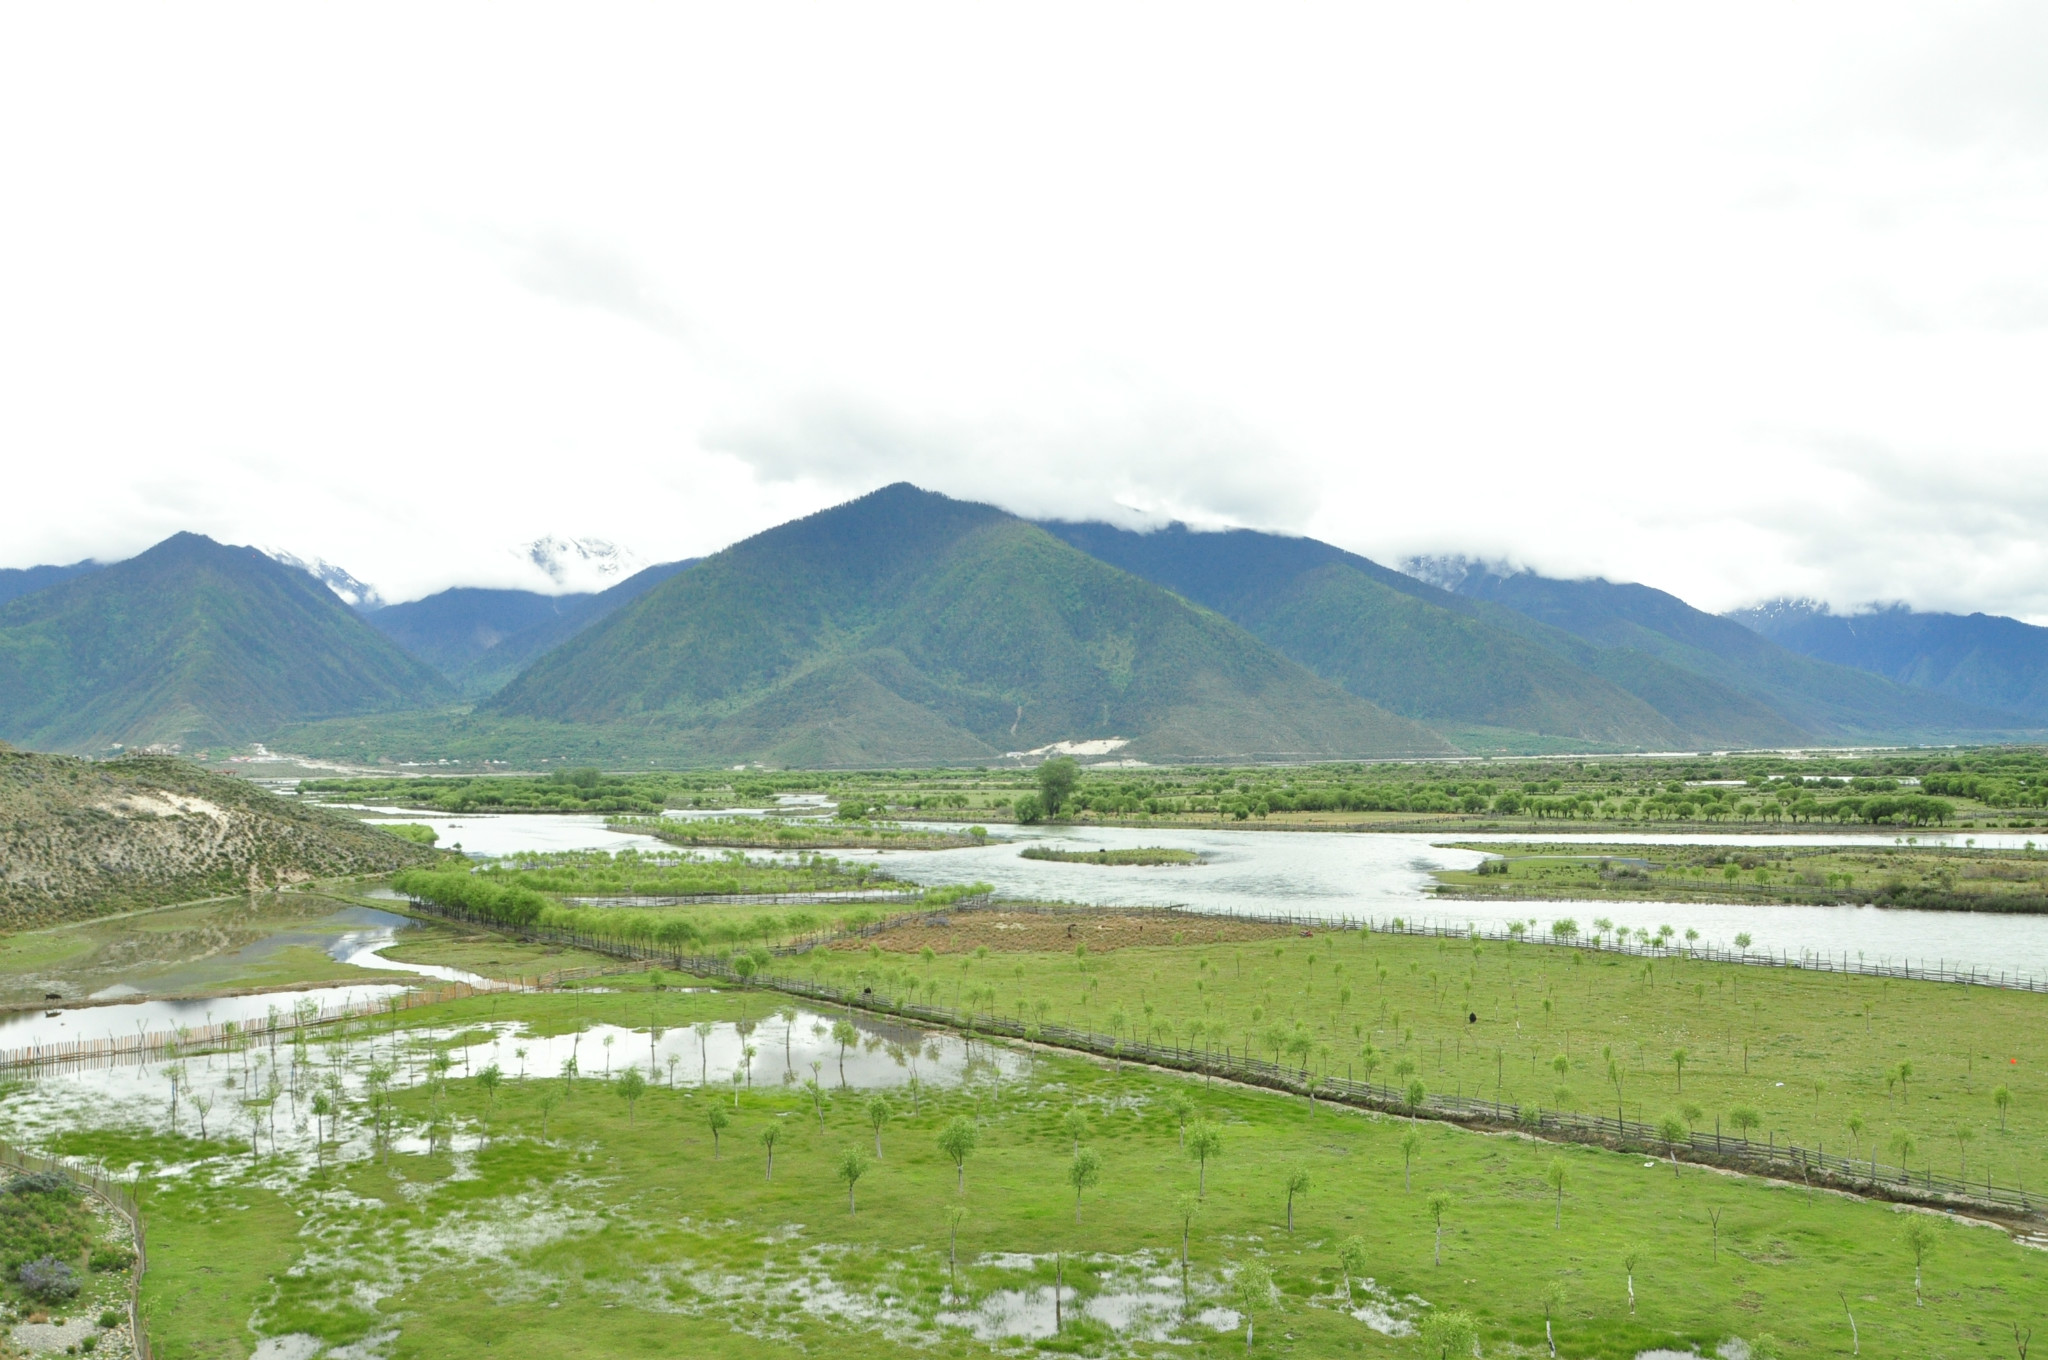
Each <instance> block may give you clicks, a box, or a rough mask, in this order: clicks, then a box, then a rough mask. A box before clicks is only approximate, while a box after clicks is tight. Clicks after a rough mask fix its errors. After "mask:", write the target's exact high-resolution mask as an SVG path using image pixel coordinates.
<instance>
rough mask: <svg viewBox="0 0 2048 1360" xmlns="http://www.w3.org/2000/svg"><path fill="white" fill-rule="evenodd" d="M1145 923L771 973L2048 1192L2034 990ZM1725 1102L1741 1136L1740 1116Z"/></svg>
mask: <svg viewBox="0 0 2048 1360" xmlns="http://www.w3.org/2000/svg"><path fill="white" fill-rule="evenodd" d="M1144 919H1145V918H1142V917H1131V918H1125V917H1122V916H1119V915H1117V914H1115V913H1077V914H1075V916H1074V917H1072V918H1071V920H1072V923H1073V928H1074V938H1073V944H1072V945H1067V946H1066V947H1065V948H1064V949H1063V950H1062V951H1061V952H1058V953H1054V952H1051V951H1048V950H1046V949H1045V948H1044V946H1043V943H1042V942H1036V941H1034V943H1037V944H1038V947H1037V948H1035V949H1031V950H1024V951H1013V950H1010V949H1008V948H1007V946H1008V944H1009V943H1010V941H1011V940H1012V939H1014V938H1016V936H1015V935H1014V934H1013V932H1011V931H1008V930H1004V929H999V928H996V926H995V924H994V923H993V922H992V921H990V920H987V919H983V918H980V917H979V915H978V914H977V913H972V912H962V913H957V914H955V915H954V916H953V917H952V918H951V922H952V923H951V926H950V927H949V928H948V929H946V930H933V929H931V928H928V927H923V926H919V927H916V928H915V929H908V930H906V931H904V932H901V933H900V934H899V935H897V937H896V938H892V934H883V935H881V936H879V937H877V938H875V939H874V940H872V941H863V942H860V943H858V944H854V943H850V942H849V943H848V944H845V945H843V946H842V947H839V948H836V949H831V950H819V951H814V952H813V953H811V954H809V955H805V956H801V957H800V958H798V959H792V960H789V961H788V962H787V963H786V964H778V967H786V968H788V969H789V970H791V971H795V972H798V973H800V974H802V975H804V976H815V977H817V978H818V979H820V980H824V981H829V982H834V983H837V984H840V985H849V984H855V983H858V984H860V985H872V986H874V987H875V988H876V989H877V990H878V991H879V992H882V993H883V994H885V995H892V996H900V995H905V994H906V993H908V992H911V991H914V992H915V995H916V997H917V998H918V999H919V1000H922V1001H934V1002H937V1003H938V1004H942V1005H949V1006H952V1005H972V1006H973V1008H975V1009H978V1010H983V1011H996V1012H1000V1013H1002V1014H1005V1015H1022V1016H1025V1017H1027V1018H1037V1019H1039V1020H1041V1021H1047V1020H1049V1021H1053V1022H1057V1023H1061V1024H1067V1025H1071V1026H1076V1027H1084V1028H1090V1029H1094V1030H1097V1031H1102V1032H1116V1033H1124V1034H1128V1035H1130V1036H1131V1037H1133V1038H1151V1039H1154V1040H1155V1041H1157V1042H1162V1043H1171V1042H1176V1041H1177V1042H1179V1043H1181V1044H1183V1045H1192V1046H1196V1047H1214V1048H1222V1047H1225V1046H1228V1047H1230V1048H1231V1049H1233V1050H1234V1051H1236V1052H1240V1053H1242V1052H1244V1051H1245V1050H1246V1048H1247V1047H1250V1048H1251V1050H1252V1051H1253V1052H1254V1053H1255V1054H1257V1055H1258V1056H1260V1057H1264V1058H1267V1059H1274V1058H1275V1057H1276V1055H1277V1056H1278V1057H1279V1058H1280V1059H1281V1060H1286V1061H1293V1062H1297V1063H1300V1064H1301V1065H1303V1066H1305V1067H1309V1068H1311V1069H1314V1070H1318V1071H1328V1072H1334V1073H1336V1074H1339V1075H1351V1076H1354V1077H1356V1078H1358V1079H1366V1078H1367V1077H1368V1076H1369V1077H1370V1078H1371V1079H1372V1080H1375V1081H1379V1082H1382V1083H1387V1084H1391V1085H1395V1086H1403V1087H1405V1086H1406V1085H1408V1083H1409V1082H1410V1081H1412V1080H1419V1081H1421V1082H1422V1083H1423V1084H1424V1086H1425V1087H1426V1088H1427V1089H1428V1090H1429V1091H1431V1092H1438V1093H1443V1094H1453V1095H1478V1096H1484V1097H1487V1098H1491V1099H1498V1100H1503V1101H1508V1102H1515V1103H1521V1104H1535V1105H1540V1106H1542V1107H1545V1108H1551V1109H1563V1110H1572V1111H1577V1112H1582V1113H1586V1114H1610V1115H1611V1114H1615V1113H1617V1107H1618V1108H1619V1112H1621V1113H1624V1114H1625V1115H1626V1116H1627V1117H1628V1118H1630V1119H1639V1120H1643V1121H1646V1122H1648V1123H1651V1124H1656V1123H1658V1122H1660V1121H1661V1120H1663V1119H1664V1118H1666V1117H1667V1116H1675V1117H1677V1118H1679V1119H1681V1120H1682V1121H1683V1122H1684V1123H1685V1124H1686V1125H1687V1126H1688V1127H1690V1128H1693V1129H1697V1130H1702V1131H1711V1130H1714V1129H1716V1128H1719V1129H1720V1130H1722V1131H1723V1132H1724V1133H1728V1134H1736V1133H1738V1132H1746V1133H1747V1136H1748V1137H1750V1138H1752V1139H1755V1140H1757V1141H1759V1142H1761V1141H1765V1140H1766V1139H1772V1140H1775V1141H1776V1142H1778V1143H1780V1144H1783V1143H1787V1142H1793V1143H1798V1144H1801V1145H1803V1146H1807V1147H1814V1146H1816V1145H1818V1146H1823V1147H1824V1148H1825V1149H1826V1150H1827V1151H1829V1152H1832V1153H1836V1154H1838V1155H1854V1156H1861V1157H1869V1156H1871V1155H1873V1154H1874V1155H1875V1156H1876V1157H1877V1159H1878V1161H1879V1164H1880V1166H1881V1167H1882V1166H1886V1165H1889V1166H1892V1167H1897V1166H1899V1165H1901V1164H1903V1165H1906V1166H1909V1167H1911V1168H1912V1169H1914V1170H1916V1171H1918V1170H1924V1169H1926V1168H1927V1167H1929V1166H1931V1167H1933V1168H1934V1169H1936V1170H1938V1171H1940V1172H1942V1173H1945V1174H1950V1175H1954V1174H1957V1173H1958V1172H1962V1171H1965V1170H1967V1173H1968V1175H1969V1176H1970V1177H1972V1178H1977V1179H1981V1178H1983V1177H1984V1176H1986V1175H1989V1176H1991V1177H1993V1178H1994V1180H1995V1182H1996V1183H1997V1184H2002V1185H2007V1186H2012V1185H2020V1186H2024V1187H2027V1188H2029V1189H2032V1188H2035V1187H2039V1188H2040V1189H2042V1190H2048V1082H2044V1081H2043V1080H2042V1072H2043V1070H2044V1064H2048V995H2040V994H2030V993H2024V992H2011V991H2000V990H1996V989H1991V988H1981V987H1961V986H1953V985H1944V984H1935V983H1922V982H1901V981H1894V980H1884V979H1876V978H1860V977H1852V976H1847V975H1840V974H1828V973H1817V972H1810V971H1804V970H1797V969H1784V968H1763V967H1756V966H1745V965H1741V964H1719V963H1709V962H1705V961H1703V960H1697V959H1688V958H1685V957H1683V956H1682V955H1678V954H1674V955H1673V956H1671V957H1666V958H1654V959H1651V958H1640V957H1635V956H1631V955H1622V954H1617V953H1612V952H1600V951H1597V950H1593V949H1578V948H1571V947H1562V946H1557V945H1548V944H1535V943H1523V944H1502V943H1491V942H1489V943H1477V942H1471V941H1466V940H1462V939H1440V938H1426V937H1418V936H1407V935H1399V934H1389V933H1384V932H1381V933H1373V934H1366V933H1362V932H1359V931H1324V932H1318V933H1316V934H1314V935H1313V936H1310V937H1308V938H1303V937H1302V936H1301V935H1300V934H1299V933H1298V932H1288V933H1286V934H1284V935H1278V936H1276V937H1274V938H1267V939H1260V940H1249V941H1238V942H1234V943H1221V944H1197V943H1187V944H1182V945H1178V946H1176V945H1172V944H1162V945H1161V946H1158V947H1152V946H1146V947H1135V948H1127V947H1120V946H1122V945H1124V944H1125V943H1127V942H1128V941H1129V940H1130V938H1131V936H1130V932H1129V929H1128V924H1129V922H1130V921H1133V920H1144ZM1164 919H1165V924H1164V925H1161V924H1160V921H1161V918H1157V917H1154V918H1151V920H1152V923H1153V924H1152V927H1151V929H1152V932H1153V936H1154V938H1160V937H1168V938H1170V937H1171V933H1172V931H1174V930H1175V929H1179V930H1181V931H1182V932H1183V933H1184V934H1191V933H1192V932H1194V931H1196V930H1199V929H1200V928H1201V927H1202V924H1203V918H1192V919H1191V918H1186V917H1180V918H1164ZM1676 919H1682V917H1679V918H1676ZM1581 925H1582V927H1583V928H1586V929H1589V930H1590V928H1591V923H1590V922H1586V923H1581ZM1091 940H1094V941H1096V942H1097V943H1096V945H1095V947H1093V948H1091V947H1090V941H1091ZM1674 942H1675V943H1677V944H1679V945H1680V946H1681V947H1682V945H1683V937H1682V935H1679V936H1674ZM1063 943H1064V941H1063ZM927 949H930V950H931V951H932V952H931V954H930V955H929V956H927V955H926V954H925V953H924V951H925V950H927ZM1681 1052H1682V1053H1683V1054H1684V1057H1683V1061H1682V1063H1681V1061H1680V1060H1679V1059H1678V1058H1677V1057H1676V1055H1678V1054H1679V1053H1681ZM1560 1063H1561V1064H1562V1066H1561V1067H1560ZM1902 1068H1903V1073H1902ZM2001 1091H2002V1092H2003V1093H2004V1096H2003V1103H2001V1096H2000V1092H2001ZM1738 1111H1747V1112H1749V1113H1751V1114H1753V1115H1754V1118H1755V1123H1754V1125H1753V1126H1752V1127H1748V1128H1747V1129H1742V1128H1740V1127H1739V1125H1741V1124H1743V1123H1745V1122H1746V1120H1745V1119H1744V1118H1743V1117H1742V1116H1739V1115H1738V1114H1737V1112H1738Z"/></svg>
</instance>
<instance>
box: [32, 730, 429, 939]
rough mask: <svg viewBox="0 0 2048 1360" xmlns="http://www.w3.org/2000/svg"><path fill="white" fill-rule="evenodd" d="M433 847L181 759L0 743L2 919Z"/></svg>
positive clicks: (170, 898) (378, 860)
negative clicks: (61, 752) (91, 755)
mask: <svg viewBox="0 0 2048 1360" xmlns="http://www.w3.org/2000/svg"><path fill="white" fill-rule="evenodd" d="M441 858H443V856H442V855H441V854H440V853H439V852H436V851H434V850H430V849H428V848H426V847H425V846H422V845H415V844H413V843H412V842H411V841H405V840H400V839H399V838H398V837H397V836H395V835H392V834H391V833H390V832H388V831H384V830H381V829H379V828H377V827H372V826H365V825H364V824H363V823H361V822H358V821H355V820H353V819H351V818H348V817H344V816H342V815H341V814H340V813H337V812H332V811H329V810H328V809H326V808H319V807H313V806H311V805H308V804H302V803H299V802H296V801H294V800H292V799H289V798H280V797H278V796H277V795H276V794H273V793H269V792H266V791H265V790H263V789H260V788H258V787H256V786H255V785H253V784H250V783H248V782H246V781H244V780H240V779H234V778H230V777H228V776H226V775H218V774H212V773H209V772H208V771H206V770H202V769H200V768H198V767H197V766H194V765H189V764H187V763H185V762H184V761H181V760H173V759H171V758H169V757H164V756H126V757H123V758H122V759H119V760H109V761H87V760H78V759H75V758H73V757H71V756H54V755H33V754H30V753H27V752H23V751H13V750H9V749H8V748H7V747H6V746H4V745H0V930H14V929H20V928H23V927H29V926H36V925H46V924H49V923H51V922H54V921H61V920H67V919H71V918H75V917H81V916H99V915H105V914H106V913H108V912H113V911H125V910H130V909H133V908H136V907H149V906H158V905H161V904H164V903H167V902H185V901H191V900H193V899H194V898H199V897H207V896H212V895H214V894H218V893H242V892H255V891H257V890H258V889H262V888H272V887H276V886H277V885H279V884H282V883H297V882H303V881H305V880H306V879H309V878H327V877H333V876H338V875H342V874H367V873H388V872H390V871H391V870H393V869H402V868H405V867H406V866H408V865H415V864H429V863H433V862H435V861H437V860H439V859H441Z"/></svg>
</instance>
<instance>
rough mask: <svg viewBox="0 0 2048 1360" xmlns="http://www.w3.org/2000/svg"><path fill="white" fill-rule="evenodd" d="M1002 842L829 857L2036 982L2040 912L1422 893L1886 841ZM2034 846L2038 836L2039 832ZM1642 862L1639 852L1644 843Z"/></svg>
mask: <svg viewBox="0 0 2048 1360" xmlns="http://www.w3.org/2000/svg"><path fill="white" fill-rule="evenodd" d="M408 820H423V821H425V822H426V823H427V824H428V825H430V826H432V827H434V828H435V830H436V831H438V832H439V833H440V835H441V844H443V845H449V844H451V843H453V842H458V841H459V842H461V844H462V846H463V848H464V849H465V850H467V851H469V852H470V853H471V854H508V853H512V852H515V851H519V850H539V849H547V850H565V849H601V850H621V849H626V848H629V847H630V848H635V849H643V850H645V849H659V848H664V847H662V845H661V843H660V842H657V841H655V840H653V839H652V838H650V837H645V836H634V835H625V834H621V833H619V832H616V831H610V830H607V829H606V828H605V825H604V821H603V819H602V818H599V817H581V816H553V817H551V816H534V815H521V814H512V815H504V816H490V817H478V816H463V817H447V818H443V817H428V818H408ZM1000 830H1001V835H1002V837H1003V839H1000V840H998V839H993V838H992V839H991V840H990V842H989V844H988V845H986V846H981V847H977V848H971V849H962V850H889V851H864V850H851V851H842V852H840V857H841V858H843V859H866V860H873V861H875V862H876V863H878V864H879V865H881V866H882V867H884V868H885V869H886V870H887V871H888V872H889V873H891V874H893V875H895V876H896V877H898V878H902V879H906V880H908V881H910V882H912V883H918V884H925V885H936V884H942V883H963V882H975V881H980V882H985V883H990V884H993V885H994V886H995V888H996V891H997V893H998V894H1000V895H1001V896H1005V897H1016V898H1031V899H1037V900H1044V901H1064V902H1079V903H1086V904H1089V905H1099V906H1118V905H1128V906H1185V907H1189V908H1192V909H1194V910H1197V911H1214V912H1224V913H1280V914H1286V915H1299V916H1312V917H1317V918H1320V919H1327V920H1346V919H1350V920H1372V921H1385V920H1387V919H1389V918H1391V917H1396V916H1398V917H1401V918H1403V919H1404V920H1408V921H1421V922H1432V923H1439V924H1447V925H1467V924H1471V925H1478V926H1481V927H1486V928H1492V929H1500V928H1504V927H1505V926H1507V925H1508V923H1509V922H1511V921H1530V920H1534V921H1536V922H1537V923H1538V924H1537V931H1538V933H1541V932H1543V931H1547V930H1548V929H1549V926H1550V923H1551V922H1553V921H1556V920H1558V919H1560V918H1564V917H1570V918H1572V919H1574V920H1576V921H1577V922H1578V923H1579V925H1580V926H1581V927H1582V928H1585V927H1589V926H1590V925H1591V922H1592V920H1593V918H1594V917H1602V916H1604V917H1606V918H1608V919H1609V920H1611V921H1613V922H1615V924H1616V925H1618V926H1623V927H1626V928H1628V929H1631V930H1633V929H1635V928H1638V927H1641V928H1645V929H1648V930H1651V931H1655V930H1656V929H1657V927H1658V926H1661V925H1669V926H1671V927H1673V929H1675V930H1676V931H1677V932H1678V933H1679V935H1681V936H1682V935H1683V934H1684V932H1685V931H1686V930H1688V929H1692V930H1697V931H1698V932H1699V933H1700V937H1701V942H1702V943H1704V944H1711V945H1717V946H1720V947H1723V948H1728V947H1733V945H1734V942H1735V937H1736V936H1737V935H1738V934H1748V935H1749V936H1750V937H1751V938H1752V939H1753V941H1754V943H1755V947H1756V948H1757V949H1760V950H1768V951H1769V952H1771V953H1772V954H1774V955H1775V954H1780V953H1789V954H1792V955H1794V956H1798V955H1800V954H1807V953H1812V954H1826V955H1828V956H1830V957H1832V958H1836V959H1840V958H1843V957H1847V958H1849V959H1851V960H1855V959H1859V958H1860V959H1862V960H1864V961H1866V962H1871V963H1889V964H1898V963H1906V962H1910V963H1912V964H1914V965H1915V966H1918V965H1920V964H1923V963H1925V964H1930V965H1939V964H1942V963H1947V964H1950V965H1956V966H1961V967H1966V968H1968V967H1975V968H1979V969H1984V970H1987V971H1989V972H1991V973H1993V974H1994V975H1995V974H1998V973H2000V972H2004V973H2007V974H2012V973H2021V974H2028V975H2031V976H2032V977H2034V978H2036V979H2039V980H2048V917H2043V916H2018V915H2003V914H1994V913H1979V912H1947V911H1902V910H1894V909H1880V908H1876V907H1861V906H1836V907H1803V906H1776V905H1771V906H1766V905H1729V904H1715V903H1682V904H1681V903H1667V902H1623V901H1600V902H1548V901H1546V902H1528V901H1514V900H1508V899H1499V900H1489V901H1483V902H1462V901H1443V900H1437V899H1434V898H1432V897H1430V896H1429V891H1428V890H1429V887H1430V884H1431V883H1432V881H1433V880H1432V879H1431V874H1432V872H1434V871H1435V870H1438V869H1462V868H1469V867H1471V866H1472V865H1473V864H1475V863H1477V862H1478V861H1479V860H1480V859H1481V858H1483V854H1482V853H1481V852H1479V851H1474V850H1456V849H1451V848H1448V846H1446V845H1443V844H1440V843H1441V842H1449V841H1462V842H1466V843H1469V844H1481V843H1485V842H1488V841H1515V842H1521V843H1529V842H1541V843H1547V844H1555V845H1558V846H1560V847H1568V846H1571V845H1575V844H1587V843H1599V844H1608V845H1616V844H1622V845H1642V846H1645V847H1655V846H1659V845H1756V846H1787V845H1873V846H1875V845H1890V844H1893V843H1894V838H1893V837H1891V836H1882V837H1879V836H1857V835H1848V834H1830V833H1826V832H1820V833H1815V834H1810V835H1744V834H1741V833H1720V834H1716V833H1709V834H1704V835H1672V834H1661V833H1637V834H1609V835H1599V836H1573V835H1533V834H1517V835H1490V834H1486V833H1461V834H1442V833H1439V834H1435V835H1416V834H1408V833H1370V834H1365V833H1356V832H1314V831H1249V830H1247V831H1234V830H1223V829H1200V830H1197V829H1187V828H1156V829H1155V828H1130V827H1059V828H1034V827H1023V828H1001V829H1000ZM1917 841H1918V844H1920V845H1952V846H1962V845H1964V844H1965V843H1966V842H1970V843H1974V844H1976V845H1978V846H1980V847H1985V848H1994V847H1995V848H2002V849H2014V850H2017V849H2022V848H2025V847H2027V846H2030V845H2032V844H2033V838H2032V837H2031V836H2027V835H2023V834H2022V835H2009V834H2001V833H1996V832H1970V833H1955V834H1952V835H1921V836H1919V837H1918V838H1917ZM1034 842H1036V843H1044V844H1050V845H1058V846H1062V847H1067V848H1072V849H1095V848H1098V847H1109V848H1128V847H1134V846H1141V845H1160V846H1170V847H1174V848H1177V849H1186V850H1194V851H1198V852H1200V854H1201V855H1202V857H1203V863H1201V864H1199V865H1193V866H1185V867H1182V866H1166V867H1151V868H1106V867H1101V866H1097V865H1091V864H1062V863H1059V862H1057V861H1046V860H1029V859H1024V858H1022V857H1020V856H1019V854H1018V851H1019V850H1020V849H1021V848H1022V846H1023V845H1024V844H1027V843H1034ZM2043 844H2044V845H2048V838H2044V840H2043ZM1646 853H1647V854H1650V855H1651V856H1654V854H1655V851H1654V849H1651V850H1648V851H1646Z"/></svg>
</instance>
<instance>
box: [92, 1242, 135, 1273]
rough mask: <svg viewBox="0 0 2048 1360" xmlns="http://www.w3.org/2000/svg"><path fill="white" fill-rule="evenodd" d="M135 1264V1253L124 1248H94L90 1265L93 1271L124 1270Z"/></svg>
mask: <svg viewBox="0 0 2048 1360" xmlns="http://www.w3.org/2000/svg"><path fill="white" fill-rule="evenodd" d="M134 1264H135V1253H134V1252H132V1251H130V1250H128V1248H126V1247H94V1248H93V1249H92V1261H91V1265H92V1268H93V1269H94V1270H126V1269H127V1268H128V1267H129V1266H131V1265H134Z"/></svg>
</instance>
